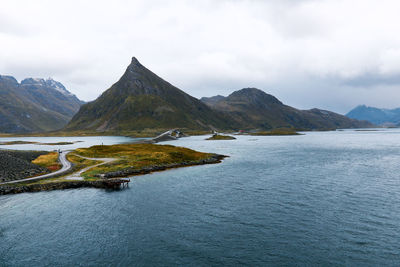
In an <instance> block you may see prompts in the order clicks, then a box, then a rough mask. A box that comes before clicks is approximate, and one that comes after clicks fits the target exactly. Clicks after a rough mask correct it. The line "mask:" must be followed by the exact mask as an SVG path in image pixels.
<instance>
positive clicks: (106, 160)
mask: <svg viewBox="0 0 400 267" xmlns="http://www.w3.org/2000/svg"><path fill="white" fill-rule="evenodd" d="M74 155H75V156H78V157H81V158H84V159H89V160H96V161H102V162H101V163H98V164H95V165H91V166H89V167H86V168H83V169H82V170H80V171H78V172H75V173H73V174H71V175H68V176H67V177H65V179H69V180H83V177H81V174H82V173H84V172H85V171H87V170H90V169H92V168H94V167H97V166H100V165H103V164H106V163H110V162H113V161H115V160H117V159H116V158H87V157H84V156H80V155H77V154H74Z"/></svg>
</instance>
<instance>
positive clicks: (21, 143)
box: [0, 141, 82, 146]
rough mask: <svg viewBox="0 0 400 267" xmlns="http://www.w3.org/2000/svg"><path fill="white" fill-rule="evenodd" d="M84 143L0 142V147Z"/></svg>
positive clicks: (74, 142)
mask: <svg viewBox="0 0 400 267" xmlns="http://www.w3.org/2000/svg"><path fill="white" fill-rule="evenodd" d="M80 142H82V141H73V142H55V143H40V142H33V141H6V142H0V146H5V145H7V146H9V145H32V144H34V145H46V146H65V145H73V144H76V143H80Z"/></svg>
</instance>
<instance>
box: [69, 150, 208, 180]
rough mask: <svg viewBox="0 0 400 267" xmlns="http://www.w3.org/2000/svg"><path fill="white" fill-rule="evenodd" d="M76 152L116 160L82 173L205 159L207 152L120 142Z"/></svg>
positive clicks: (89, 175) (86, 175) (89, 174)
mask: <svg viewBox="0 0 400 267" xmlns="http://www.w3.org/2000/svg"><path fill="white" fill-rule="evenodd" d="M76 153H77V154H79V155H82V156H85V157H90V158H117V160H116V161H114V162H111V163H107V164H104V165H101V166H98V167H95V168H93V169H90V170H89V171H87V172H86V173H84V174H83V175H84V176H85V177H91V176H93V175H95V174H98V173H105V172H110V171H118V170H121V169H124V168H129V167H133V168H137V169H141V168H145V167H149V166H154V165H161V164H170V163H182V162H188V161H196V160H201V159H206V158H209V157H210V156H211V154H209V153H202V152H197V151H194V150H191V149H188V148H184V147H176V146H171V145H155V144H122V145H112V146H92V147H90V148H78V149H77V150H76Z"/></svg>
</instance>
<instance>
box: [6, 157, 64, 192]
mask: <svg viewBox="0 0 400 267" xmlns="http://www.w3.org/2000/svg"><path fill="white" fill-rule="evenodd" d="M69 152H71V151H69V150H66V151H62V152H61V153H59V154H58V159H59V161H60V163H61V165H62V167H61V169H59V170H58V171H55V172H51V173H47V174H43V175H40V176H35V177H31V178H26V179H20V180H14V181H8V182H3V183H0V185H4V184H14V183H21V182H26V181H34V180H40V179H44V178H50V177H53V176H56V175H59V174H62V173H64V172H67V171H69V170H70V169H71V167H72V164H71V162H69V161H68V160H67V155H68V153H69Z"/></svg>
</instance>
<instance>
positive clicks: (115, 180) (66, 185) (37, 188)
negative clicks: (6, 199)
mask: <svg viewBox="0 0 400 267" xmlns="http://www.w3.org/2000/svg"><path fill="white" fill-rule="evenodd" d="M226 157H228V156H225V155H219V154H212V155H211V156H210V157H209V158H206V159H202V160H195V161H185V162H180V163H172V164H160V165H153V166H149V167H146V168H142V169H133V168H127V169H123V170H120V171H115V172H108V173H105V174H104V175H102V177H101V178H99V179H98V180H95V181H88V180H71V181H67V180H63V181H55V182H48V183H32V184H23V185H21V184H18V182H16V183H15V184H7V185H0V195H8V194H20V193H28V192H41V191H52V190H63V189H75V188H99V189H114V190H115V189H120V184H121V183H124V182H125V183H127V181H126V180H124V179H120V178H123V177H128V176H138V175H144V174H149V173H153V172H159V171H164V170H168V169H174V168H181V167H190V166H198V165H206V164H216V163H220V162H222V160H223V159H224V158H226Z"/></svg>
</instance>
